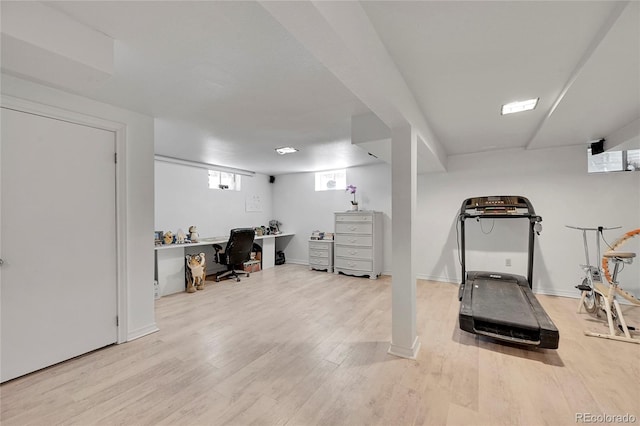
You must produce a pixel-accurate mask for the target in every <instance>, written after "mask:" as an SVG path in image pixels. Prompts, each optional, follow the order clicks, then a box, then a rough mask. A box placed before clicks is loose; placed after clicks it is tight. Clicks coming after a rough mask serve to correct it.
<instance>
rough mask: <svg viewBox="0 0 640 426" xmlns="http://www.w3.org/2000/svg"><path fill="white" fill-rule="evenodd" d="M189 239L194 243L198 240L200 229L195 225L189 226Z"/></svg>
mask: <svg viewBox="0 0 640 426" xmlns="http://www.w3.org/2000/svg"><path fill="white" fill-rule="evenodd" d="M189 239H190V240H191V242H192V243H197V242H198V230H197V229H196V227H195V225H192V226H190V227H189Z"/></svg>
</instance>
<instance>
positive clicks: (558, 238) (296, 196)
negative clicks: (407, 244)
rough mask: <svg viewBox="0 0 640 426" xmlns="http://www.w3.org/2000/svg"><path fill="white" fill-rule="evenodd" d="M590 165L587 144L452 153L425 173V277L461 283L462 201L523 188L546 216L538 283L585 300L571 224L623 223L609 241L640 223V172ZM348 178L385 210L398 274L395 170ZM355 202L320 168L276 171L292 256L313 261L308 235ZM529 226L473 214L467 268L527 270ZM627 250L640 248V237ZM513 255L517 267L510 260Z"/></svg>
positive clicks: (629, 280) (421, 183)
mask: <svg viewBox="0 0 640 426" xmlns="http://www.w3.org/2000/svg"><path fill="white" fill-rule="evenodd" d="M586 164H587V158H586V149H584V147H580V146H578V147H567V148H559V149H546V150H533V151H522V150H514V151H502V152H491V153H484V154H474V155H464V156H452V157H450V158H449V166H448V171H447V172H446V173H435V174H424V175H420V176H418V212H417V219H418V222H417V224H416V228H417V230H418V235H417V237H418V242H417V249H418V259H419V261H418V265H417V274H418V277H419V278H424V279H433V280H438V281H445V282H452V283H459V282H460V279H461V268H460V263H459V261H458V250H457V243H456V240H457V236H456V219H457V214H458V211H459V209H460V205H461V204H462V202H463V200H464V199H466V198H469V197H473V196H482V195H522V196H525V197H527V198H529V200H530V201H531V202H532V204H533V206H534V208H535V210H536V213H537V214H539V215H540V216H542V219H543V221H542V226H543V230H542V233H541V235H540V236H539V237H537V240H536V246H535V259H534V271H533V275H534V290H535V291H536V292H539V293H547V294H554V295H561V296H571V297H578V291H577V290H576V289H575V288H574V286H575V285H576V284H578V283H579V282H580V281H581V280H582V278H581V277H582V270H581V269H580V268H579V266H578V265H579V264H582V263H584V252H583V248H582V239H581V234H580V233H579V232H578V231H575V230H570V229H568V228H566V227H565V225H577V226H589V227H593V226H598V225H604V226H621V227H622V228H621V229H620V230H616V231H610V232H609V233H607V234H606V236H607V237H608V239H609V242H611V243H612V242H613V241H614V240H615V239H617V238H618V237H619V236H620V235H622V234H623V232H626V231H628V230H632V229H636V228H639V227H640V191H639V190H638V188H640V173H637V172H634V173H631V172H628V173H606V174H587V171H586V167H587V166H586ZM347 183H348V184H354V185H356V186H357V187H358V198H359V201H360V208H361V209H366V210H379V211H382V212H383V213H384V220H385V223H384V231H385V236H384V247H385V250H384V270H385V273H391V248H390V247H391V244H390V243H391V235H392V231H391V168H390V166H389V165H387V164H377V165H372V166H363V167H355V168H350V169H347ZM349 200H350V196H349V195H348V194H346V193H345V192H344V191H322V192H315V191H314V174H313V173H297V174H288V175H281V176H277V177H276V183H275V184H274V192H273V205H274V217H275V218H277V219H278V220H280V221H281V222H283V229H285V230H287V231H294V232H296V237H295V238H294V239H293V240H292V242H291V243H290V244H289V246H288V247H287V250H286V254H287V261H288V262H291V263H301V264H307V262H308V250H307V240H308V237H309V235H310V234H311V232H312V231H313V230H316V229H317V230H321V231H329V232H331V231H332V230H333V226H334V224H333V212H335V211H341V210H346V209H348V208H349V204H350V203H349ZM492 222H493V223H492ZM527 232H528V222H527V221H526V220H520V219H518V220H513V221H511V220H510V221H489V220H487V221H482V223H477V222H476V221H473V220H472V221H467V270H491V271H493V270H495V271H501V272H510V273H514V274H519V275H524V276H526V273H527V243H528V241H527ZM589 242H590V244H591V245H592V246H593V243H592V241H591V239H590V240H589ZM623 249H624V250H625V251H634V252H637V253H640V238H635V239H633V240H631V241H629V242H628V243H626V244H625V245H624V247H623ZM592 253H595V252H594V251H593V249H592ZM593 257H594V259H593V260H595V256H593ZM507 258H508V259H510V260H511V267H507V266H505V260H506V259H507ZM620 280H621V285H622V286H623V287H624V288H626V289H629V290H630V291H632V292H633V293H635V294H636V296H640V261H636V262H634V263H633V264H632V265H627V266H626V268H625V270H624V271H623V272H622V274H621V275H620Z"/></svg>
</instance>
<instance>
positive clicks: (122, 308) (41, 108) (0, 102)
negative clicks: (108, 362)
mask: <svg viewBox="0 0 640 426" xmlns="http://www.w3.org/2000/svg"><path fill="white" fill-rule="evenodd" d="M0 107H2V108H7V109H10V110H15V111H19V112H24V113H27V114H34V115H40V116H42V117H47V118H53V119H56V120H62V121H66V122H69V123H73V124H78V125H82V126H88V127H93V128H96V129H101V130H107V131H111V132H113V133H114V134H115V156H116V157H115V158H114V162H115V166H116V182H115V189H116V193H115V197H116V294H117V315H118V324H117V329H118V331H117V338H118V340H117V343H124V342H126V341H127V336H128V332H129V327H128V324H129V322H128V302H129V301H128V289H129V282H128V280H127V229H126V225H127V215H126V212H127V179H126V178H127V175H126V170H127V168H126V152H127V151H126V147H127V137H126V131H127V125H126V124H123V123H118V122H115V121H109V120H104V119H102V118H98V117H93V116H89V115H85V114H81V113H78V112H75V111H70V110H66V109H63V108H58V107H54V106H50V105H45V104H40V103H37V102H33V101H29V100H26V99H21V98H16V97H14V96H8V95H4V94H3V95H2V96H1V97H0Z"/></svg>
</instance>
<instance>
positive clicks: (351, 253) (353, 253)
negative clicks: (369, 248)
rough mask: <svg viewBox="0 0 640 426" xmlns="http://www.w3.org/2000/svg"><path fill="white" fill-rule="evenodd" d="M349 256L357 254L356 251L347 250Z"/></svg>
mask: <svg viewBox="0 0 640 426" xmlns="http://www.w3.org/2000/svg"><path fill="white" fill-rule="evenodd" d="M349 254H350V255H352V256H353V255H356V254H358V250H349Z"/></svg>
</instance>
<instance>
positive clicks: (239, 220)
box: [155, 161, 274, 272]
mask: <svg viewBox="0 0 640 426" xmlns="http://www.w3.org/2000/svg"><path fill="white" fill-rule="evenodd" d="M208 176H209V175H208V171H207V170H205V169H201V168H196V167H190V166H184V165H179V164H171V163H166V162H162V161H156V162H155V200H156V202H155V227H156V230H157V231H163V232H166V231H171V232H173V233H174V234H176V233H177V231H178V229H182V230H183V231H184V232H185V233H188V231H189V226H191V225H195V226H196V227H197V229H198V234H199V235H200V238H206V237H217V236H228V235H229V230H230V229H232V228H245V227H249V228H253V227H256V226H268V225H269V220H271V219H273V218H274V216H273V207H272V188H273V185H272V184H270V183H269V176H266V175H261V174H256V175H255V176H253V177H249V176H242V177H241V190H240V191H230V190H221V189H209V186H208V181H209V177H208ZM247 197H250V199H251V200H254V197H259V200H260V204H261V205H262V211H261V212H253V211H249V212H247V211H246V200H247ZM198 250H202V251H204V253H205V254H206V259H207V271H208V272H209V271H211V272H212V271H214V270H216V269H218V268H217V266H216V265H215V264H214V263H213V249H212V248H211V247H208V246H198Z"/></svg>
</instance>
